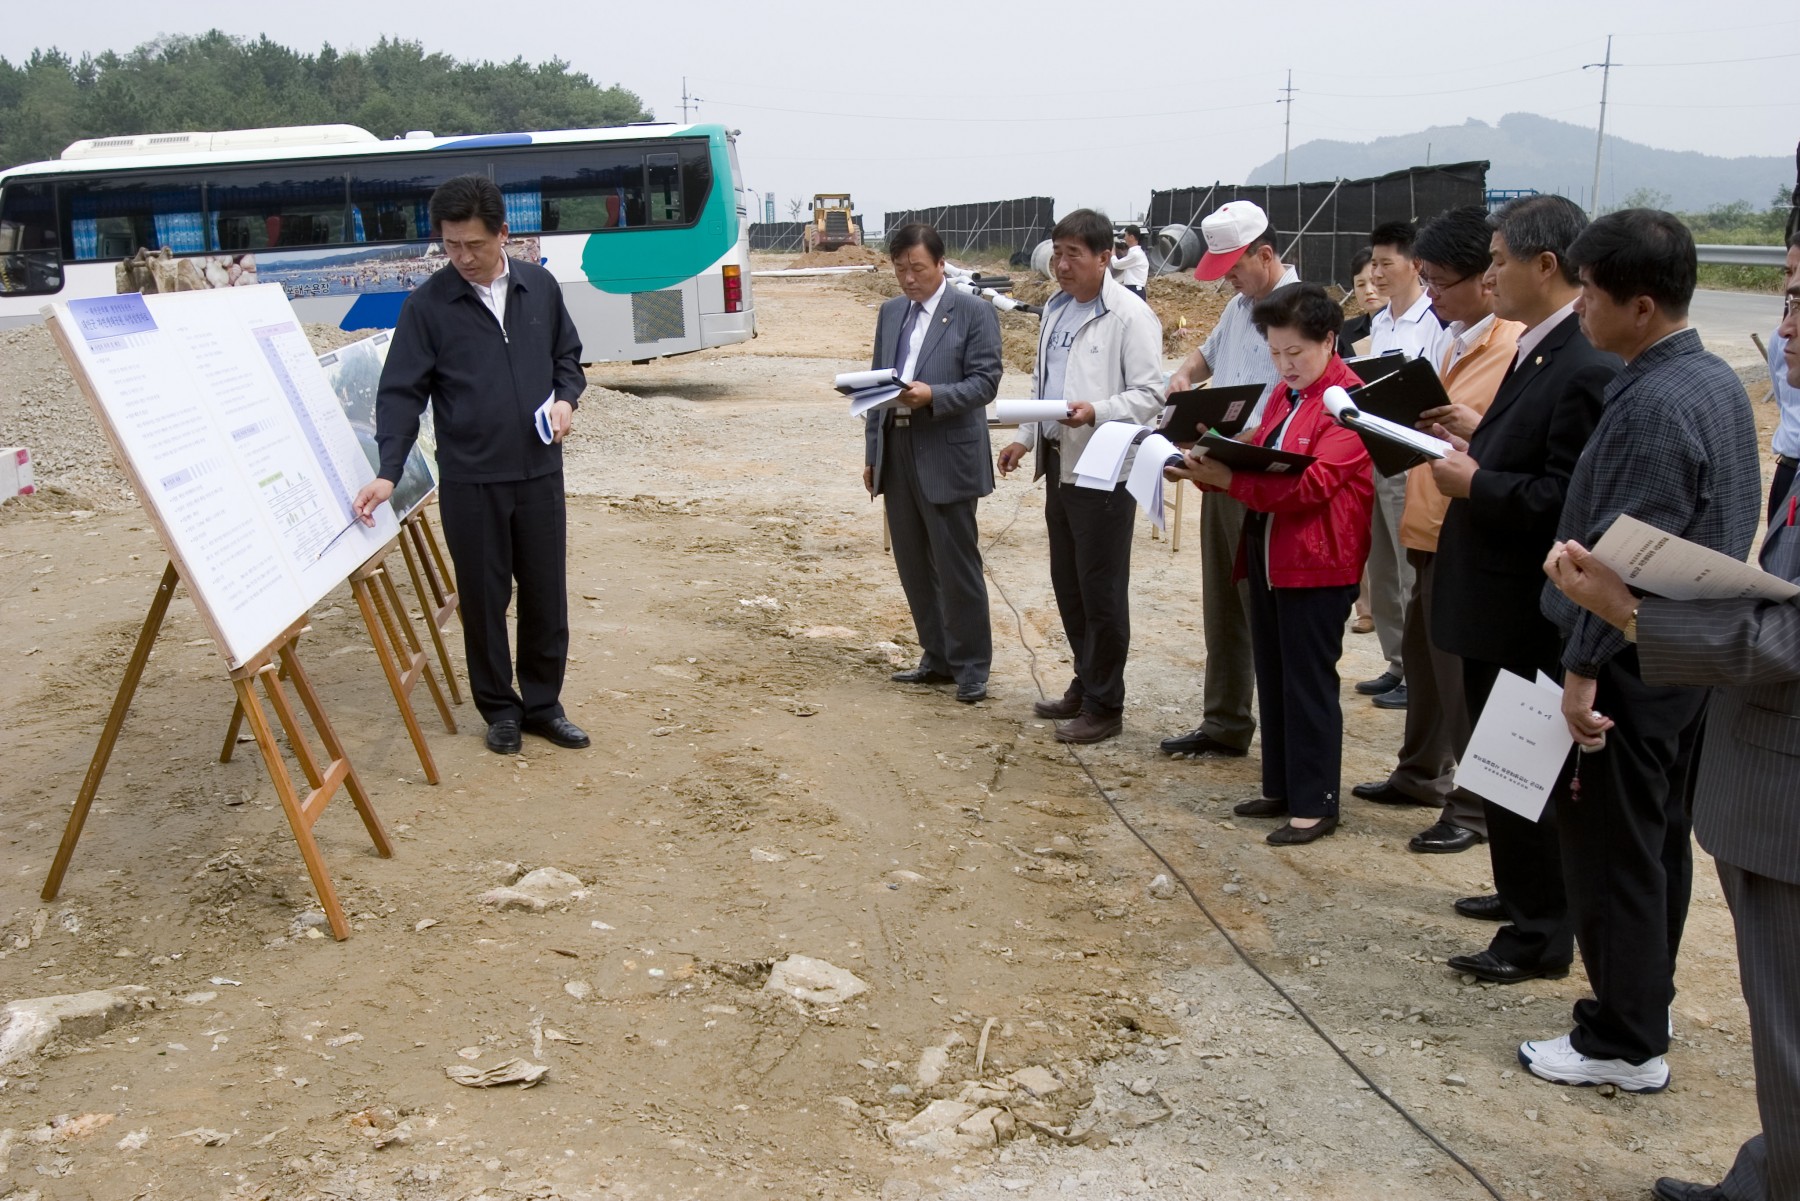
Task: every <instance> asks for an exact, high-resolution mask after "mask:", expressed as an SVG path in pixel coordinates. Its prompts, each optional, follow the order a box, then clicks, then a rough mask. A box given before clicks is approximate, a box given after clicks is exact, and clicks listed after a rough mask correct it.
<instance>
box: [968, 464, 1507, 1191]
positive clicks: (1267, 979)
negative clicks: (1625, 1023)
mask: <svg viewBox="0 0 1800 1201" xmlns="http://www.w3.org/2000/svg"><path fill="white" fill-rule="evenodd" d="M1029 495H1031V493H1030V492H1029V491H1026V492H1024V493H1022V494H1021V495H1020V497H1019V503H1018V506H1017V507H1015V508H1014V509H1013V515H1012V518H1011V519H1010V520H1008V521H1007V523H1006V524H1005V525H1004V526H1002V527H1001V528H1000V530H999V532H998V533H996V534H995V535H994V536H993V537H992V538H991V539H989V540H988V544H987V546H986V548H985V549H984V550H983V551H982V556H981V561H982V571H983V573H985V574H986V576H987V578H988V579H989V580H990V581H992V582H993V585H994V590H995V591H996V592H998V593H999V594H1000V599H1001V600H1003V601H1005V602H1006V607H1007V608H1008V609H1011V610H1012V615H1013V624H1014V625H1015V627H1016V628H1017V630H1018V635H1019V645H1020V646H1021V647H1023V648H1024V650H1025V655H1026V658H1027V659H1028V660H1029V662H1030V670H1031V682H1032V685H1033V686H1034V687H1036V689H1037V693H1038V699H1039V700H1046V699H1048V697H1047V696H1046V694H1045V692H1044V682H1043V681H1042V680H1040V679H1039V678H1038V670H1037V669H1038V657H1037V651H1035V650H1034V649H1032V646H1031V643H1030V642H1029V641H1028V640H1027V639H1026V637H1025V617H1024V615H1023V614H1022V613H1020V612H1019V607H1018V606H1017V605H1015V604H1013V602H1012V597H1010V596H1008V595H1007V593H1006V586H1005V585H1004V584H1002V583H1001V582H1000V580H999V577H997V576H996V575H994V572H993V569H992V568H991V567H990V566H989V556H990V554H991V553H992V552H993V549H994V547H996V546H998V545H999V544H1000V539H1002V538H1004V537H1005V536H1006V533H1007V531H1009V530H1011V529H1012V527H1013V526H1014V525H1015V524H1017V523H1018V520H1019V514H1020V513H1021V512H1022V511H1023V510H1024V507H1025V498H1026V497H1027V496H1029ZM1063 749H1064V750H1066V751H1067V752H1068V754H1069V758H1070V759H1072V760H1074V761H1075V766H1077V767H1079V768H1080V769H1081V774H1082V775H1084V776H1086V777H1087V779H1088V783H1089V784H1091V785H1093V788H1094V793H1095V795H1096V796H1098V797H1099V798H1100V799H1101V800H1102V801H1103V802H1105V804H1106V807H1107V808H1108V809H1110V810H1112V813H1113V816H1114V817H1116V818H1118V819H1119V824H1121V825H1122V826H1124V827H1125V828H1126V829H1127V830H1129V831H1130V832H1131V835H1132V837H1134V838H1136V839H1137V840H1138V841H1139V842H1140V843H1142V844H1143V846H1144V849H1145V850H1147V851H1149V852H1150V855H1151V857H1152V858H1154V859H1155V860H1156V861H1157V862H1158V863H1160V864H1162V865H1163V867H1165V868H1167V869H1168V872H1169V875H1170V877H1171V878H1172V879H1174V881H1175V882H1176V883H1177V884H1179V885H1181V888H1182V890H1183V891H1184V892H1186V893H1187V895H1188V899H1189V900H1191V901H1193V902H1194V906H1195V907H1196V908H1197V909H1199V910H1200V913H1201V915H1202V916H1204V917H1205V918H1206V920H1207V921H1208V922H1210V923H1211V924H1212V928H1213V929H1214V930H1217V931H1218V932H1219V937H1221V938H1223V939H1224V940H1225V945H1226V946H1228V947H1230V948H1231V949H1232V951H1233V953H1235V954H1236V955H1237V957H1238V959H1240V960H1241V961H1243V964H1244V966H1245V967H1247V968H1249V969H1250V970H1251V971H1253V972H1255V973H1256V974H1257V976H1258V977H1260V978H1261V980H1262V982H1263V983H1264V984H1267V985H1268V986H1269V987H1270V988H1271V989H1273V990H1274V992H1275V995H1276V996H1278V997H1280V998H1281V999H1282V1000H1283V1001H1286V1002H1287V1004H1288V1006H1289V1007H1290V1008H1292V1009H1293V1011H1294V1013H1295V1014H1296V1015H1297V1016H1298V1017H1299V1018H1300V1020H1301V1021H1303V1022H1305V1023H1306V1024H1307V1026H1308V1027H1310V1028H1311V1029H1312V1032H1313V1033H1314V1034H1316V1035H1318V1036H1319V1040H1320V1041H1321V1042H1323V1043H1324V1044H1325V1045H1326V1046H1328V1047H1330V1048H1331V1050H1332V1052H1333V1053H1334V1054H1335V1055H1336V1056H1337V1057H1338V1058H1339V1059H1340V1060H1342V1061H1343V1063H1344V1066H1345V1067H1347V1068H1349V1069H1350V1070H1351V1071H1352V1072H1355V1073H1356V1076H1357V1079H1359V1080H1361V1081H1362V1082H1363V1083H1364V1084H1365V1085H1367V1086H1368V1088H1369V1091H1370V1092H1372V1093H1374V1094H1375V1095H1376V1096H1377V1097H1379V1098H1381V1100H1382V1101H1383V1102H1384V1103H1385V1104H1386V1105H1387V1107H1388V1108H1389V1109H1392V1110H1393V1111H1394V1112H1395V1113H1397V1114H1399V1115H1400V1116H1401V1117H1402V1118H1403V1119H1405V1121H1406V1124H1407V1125H1409V1126H1411V1127H1412V1128H1413V1129H1414V1130H1416V1131H1418V1132H1419V1133H1420V1134H1421V1135H1422V1136H1424V1138H1425V1140H1426V1141H1427V1142H1429V1143H1430V1144H1431V1145H1432V1146H1434V1147H1436V1148H1437V1149H1438V1150H1439V1151H1442V1152H1443V1153H1444V1154H1445V1155H1446V1156H1448V1157H1449V1158H1450V1161H1451V1162H1452V1163H1454V1164H1455V1165H1456V1166H1457V1167H1459V1168H1461V1169H1462V1170H1463V1171H1465V1172H1467V1173H1468V1174H1469V1176H1470V1177H1471V1178H1472V1179H1473V1180H1474V1181H1475V1183H1476V1184H1478V1185H1480V1186H1481V1187H1482V1188H1483V1189H1484V1190H1486V1192H1487V1194H1488V1195H1489V1196H1490V1197H1492V1198H1494V1201H1506V1195H1505V1194H1504V1193H1502V1192H1501V1191H1500V1190H1499V1189H1497V1188H1495V1187H1494V1185H1493V1184H1492V1182H1490V1181H1489V1180H1488V1178H1487V1177H1486V1176H1483V1175H1482V1174H1481V1172H1480V1171H1479V1170H1477V1169H1476V1167H1475V1165H1474V1164H1472V1163H1470V1162H1469V1161H1468V1160H1466V1159H1464V1158H1463V1157H1462V1156H1461V1155H1460V1154H1458V1153H1457V1152H1456V1150H1455V1149H1454V1148H1453V1147H1451V1146H1450V1145H1449V1144H1448V1143H1446V1142H1445V1141H1444V1140H1443V1139H1441V1138H1439V1137H1438V1136H1437V1135H1436V1134H1434V1133H1433V1132H1432V1131H1431V1130H1430V1129H1428V1128H1427V1127H1426V1126H1425V1124H1424V1123H1423V1122H1421V1121H1419V1119H1418V1118H1416V1117H1414V1116H1413V1114H1412V1111H1411V1110H1409V1109H1407V1108H1406V1106H1404V1105H1402V1104H1401V1103H1400V1102H1399V1101H1398V1100H1396V1099H1395V1098H1394V1097H1393V1095H1392V1094H1390V1093H1389V1092H1388V1091H1387V1090H1386V1089H1384V1088H1382V1087H1381V1085H1379V1084H1377V1083H1376V1082H1375V1081H1374V1080H1373V1079H1371V1078H1370V1076H1369V1074H1368V1073H1367V1072H1365V1071H1364V1070H1363V1069H1362V1067H1361V1065H1359V1064H1358V1063H1357V1062H1356V1061H1355V1060H1354V1059H1352V1058H1350V1053H1349V1052H1348V1051H1346V1050H1344V1048H1343V1047H1341V1046H1339V1045H1338V1042H1337V1040H1336V1039H1334V1038H1332V1037H1331V1035H1330V1034H1328V1033H1327V1032H1326V1030H1325V1028H1324V1027H1323V1026H1321V1025H1319V1023H1318V1022H1317V1021H1316V1020H1315V1019H1314V1018H1313V1016H1312V1014H1310V1013H1308V1012H1307V1011H1306V1008H1305V1006H1303V1005H1301V1004H1300V1002H1299V1001H1296V1000H1295V999H1294V997H1293V995H1292V994H1291V993H1289V992H1288V990H1287V989H1285V988H1283V987H1282V986H1281V983H1280V981H1278V980H1276V979H1275V977H1273V976H1271V975H1270V974H1269V973H1268V972H1267V971H1265V970H1264V969H1263V967H1262V965H1261V964H1259V963H1257V962H1256V960H1255V959H1253V958H1251V956H1250V952H1248V951H1246V950H1245V949H1244V948H1243V946H1242V945H1241V944H1239V942H1238V940H1237V939H1235V938H1233V937H1232V936H1231V931H1229V930H1227V929H1226V928H1225V925H1224V923H1222V922H1220V921H1219V919H1218V918H1217V917H1215V916H1214V915H1213V911H1212V910H1211V909H1208V908H1207V907H1206V902H1205V901H1202V900H1201V899H1200V894H1199V893H1197V892H1195V891H1194V886H1193V885H1192V884H1189V883H1188V881H1187V877H1186V876H1184V875H1182V874H1181V869H1179V868H1177V867H1176V866H1175V865H1174V864H1173V863H1170V862H1169V859H1168V857H1167V856H1166V855H1164V854H1163V853H1162V851H1160V850H1159V849H1157V846H1156V844H1155V843H1153V842H1151V841H1150V839H1149V838H1148V837H1146V836H1145V835H1144V832H1143V831H1142V830H1140V829H1138V828H1137V826H1136V825H1135V824H1133V822H1132V820H1131V819H1130V818H1129V817H1127V816H1126V815H1125V812H1124V810H1122V809H1120V808H1119V806H1118V803H1117V802H1115V801H1114V800H1113V799H1112V796H1111V795H1110V794H1108V792H1107V791H1106V788H1105V787H1104V786H1103V785H1102V784H1101V783H1100V780H1099V778H1098V777H1096V776H1095V775H1094V771H1093V768H1091V767H1089V766H1088V764H1087V761H1086V760H1085V759H1083V758H1082V757H1081V753H1080V752H1079V751H1077V750H1076V749H1075V747H1074V746H1073V745H1071V744H1069V743H1064V744H1063Z"/></svg>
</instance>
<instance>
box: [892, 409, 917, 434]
mask: <svg viewBox="0 0 1800 1201" xmlns="http://www.w3.org/2000/svg"><path fill="white" fill-rule="evenodd" d="M889 415H890V417H892V419H893V425H894V428H895V429H905V428H906V427H907V426H909V425H911V424H912V414H911V413H908V412H906V411H905V410H904V409H892V410H890V411H889Z"/></svg>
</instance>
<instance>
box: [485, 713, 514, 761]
mask: <svg viewBox="0 0 1800 1201" xmlns="http://www.w3.org/2000/svg"><path fill="white" fill-rule="evenodd" d="M487 749H488V750H490V751H492V752H494V754H496V755H516V754H518V753H519V723H518V722H517V721H515V720H514V719H512V718H510V717H505V718H501V719H500V720H499V721H495V722H489V723H488V732H487Z"/></svg>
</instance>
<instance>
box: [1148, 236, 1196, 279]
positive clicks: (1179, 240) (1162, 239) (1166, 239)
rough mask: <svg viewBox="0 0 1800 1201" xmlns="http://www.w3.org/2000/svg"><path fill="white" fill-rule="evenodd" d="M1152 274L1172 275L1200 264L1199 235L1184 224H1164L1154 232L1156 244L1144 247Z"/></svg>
mask: <svg viewBox="0 0 1800 1201" xmlns="http://www.w3.org/2000/svg"><path fill="white" fill-rule="evenodd" d="M1145 250H1146V252H1147V254H1146V257H1147V258H1149V260H1150V273H1151V274H1152V275H1174V274H1175V273H1176V272H1178V271H1192V270H1193V269H1194V268H1195V267H1197V266H1199V265H1200V235H1199V234H1197V233H1195V232H1194V231H1193V230H1191V229H1189V228H1188V227H1187V226H1185V225H1165V226H1163V227H1162V228H1161V229H1160V230H1158V231H1157V233H1156V244H1155V245H1154V246H1147V247H1145Z"/></svg>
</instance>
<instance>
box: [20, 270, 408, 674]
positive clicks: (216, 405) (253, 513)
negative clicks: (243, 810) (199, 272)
mask: <svg viewBox="0 0 1800 1201" xmlns="http://www.w3.org/2000/svg"><path fill="white" fill-rule="evenodd" d="M46 314H47V315H48V316H51V317H53V318H54V319H55V321H56V324H57V326H58V328H59V330H60V332H61V334H62V337H63V340H64V342H65V344H66V345H67V347H68V350H69V352H70V353H72V354H73V355H74V357H75V359H76V360H77V362H76V364H74V365H78V366H79V368H80V372H81V374H84V375H85V377H86V383H87V385H88V389H89V397H90V399H91V400H92V401H93V402H94V403H95V405H96V407H97V410H98V413H97V415H98V417H99V418H100V420H101V423H102V425H103V426H105V428H106V433H107V436H108V438H109V439H110V440H111V441H112V444H113V446H114V448H115V450H116V451H117V453H118V455H119V458H120V465H121V466H122V467H123V468H124V469H125V472H126V474H127V475H128V476H129V477H130V478H131V481H132V484H133V485H134V486H135V487H136V489H137V493H138V499H139V501H140V502H141V503H142V504H143V506H144V508H145V510H146V511H147V512H148V513H149V514H150V516H151V518H152V520H153V521H154V522H155V524H156V526H157V528H158V531H159V532H160V533H161V535H162V537H163V540H164V543H165V544H166V546H167V547H168V550H169V555H170V558H171V559H172V560H173V561H174V563H175V565H176V567H177V568H178V569H179V571H180V573H181V577H182V579H183V580H184V581H185V582H186V583H187V585H188V588H189V590H190V592H191V593H192V594H193V599H194V603H195V605H196V606H197V607H198V608H199V610H200V614H201V616H202V618H203V619H204V620H205V621H206V623H207V626H208V627H209V628H210V629H211V631H212V633H213V636H214V638H215V639H216V640H217V642H218V644H219V647H220V650H221V651H222V652H223V653H224V655H225V657H226V659H227V661H228V662H229V663H230V665H231V666H232V667H234V668H235V667H238V666H240V665H241V664H243V663H244V662H245V661H246V660H248V659H250V658H251V657H253V656H255V655H257V654H258V653H260V652H262V651H263V650H265V649H267V648H268V647H269V645H270V644H271V643H272V642H274V641H275V640H276V639H277V638H279V637H280V636H281V634H282V633H283V631H285V630H286V629H287V628H288V627H289V626H290V625H292V624H293V623H294V622H295V621H298V620H299V619H300V618H301V617H302V616H304V615H305V613H306V611H307V610H308V609H310V608H311V607H312V606H313V605H314V604H315V603H316V602H317V601H318V600H319V598H321V597H322V596H324V595H325V594H326V593H327V592H329V591H330V590H331V589H332V588H334V587H336V586H337V585H338V584H341V583H343V581H344V580H345V579H346V578H348V576H349V575H350V573H351V572H352V571H354V570H356V568H358V567H360V566H361V565H362V564H363V563H364V562H365V561H366V560H367V559H368V558H369V557H370V556H372V555H374V554H375V553H376V552H378V551H379V550H381V548H382V547H384V546H386V545H387V544H388V542H389V541H391V540H392V539H393V538H394V536H395V535H396V533H398V531H399V522H398V520H397V519H396V518H395V516H394V513H393V511H392V508H391V507H390V506H386V505H384V506H382V508H381V509H380V510H378V512H377V519H376V523H375V525H374V527H373V528H370V527H366V526H364V525H362V524H361V523H360V522H353V521H352V513H351V507H350V504H351V499H352V498H353V497H354V496H355V495H356V492H357V490H358V489H359V488H361V487H362V486H363V485H364V484H366V483H367V482H368V481H370V480H371V479H373V478H375V471H374V469H373V468H372V467H370V466H369V461H368V459H367V458H366V457H365V456H364V454H363V451H362V448H361V447H360V446H359V445H358V444H357V439H356V433H355V431H354V430H352V429H351V427H350V421H349V419H348V418H347V417H345V415H344V410H343V409H342V407H340V405H339V404H338V400H337V397H336V395H335V394H334V393H333V392H332V390H331V387H330V385H329V384H328V383H327V382H326V379H325V373H324V372H323V371H322V370H321V369H320V367H319V361H318V358H317V356H316V355H315V354H314V353H313V349H312V346H311V344H310V343H309V342H308V341H307V338H306V332H305V331H304V330H303V329H302V328H301V326H300V322H299V320H298V319H297V318H296V317H295V316H294V310H293V308H292V307H291V306H290V305H289V304H288V301H287V296H286V294H285V293H284V292H283V291H282V289H281V288H280V287H279V286H276V285H273V284H260V285H258V286H256V287H251V288H229V289H220V290H218V291H204V292H173V293H166V294H159V295H154V296H144V295H141V294H138V293H127V294H124V295H119V296H104V297H96V298H94V299H91V300H72V301H67V302H63V303H59V304H52V305H50V306H48V307H47V309H46Z"/></svg>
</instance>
